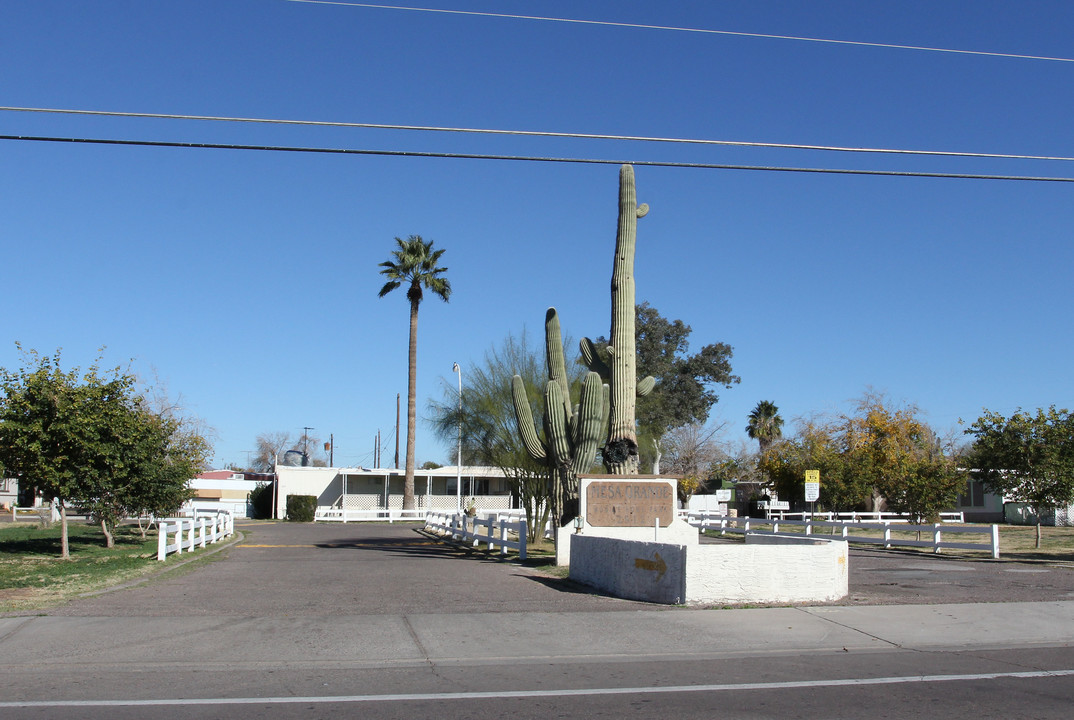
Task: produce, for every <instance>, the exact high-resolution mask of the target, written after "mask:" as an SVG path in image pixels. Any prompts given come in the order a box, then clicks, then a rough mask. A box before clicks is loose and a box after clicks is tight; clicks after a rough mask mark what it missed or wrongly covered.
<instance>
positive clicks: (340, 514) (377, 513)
mask: <svg viewBox="0 0 1074 720" xmlns="http://www.w3.org/2000/svg"><path fill="white" fill-rule="evenodd" d="M425 513H426V511H425V510H400V509H396V508H391V509H389V510H385V509H384V508H379V509H376V510H351V509H349V508H348V509H344V508H338V507H325V506H323V505H322V506H320V507H318V508H317V512H316V513H314V515H313V520H314V522H344V523H345V522H389V523H393V522H414V521H415V520H424V519H425Z"/></svg>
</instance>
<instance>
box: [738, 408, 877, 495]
mask: <svg viewBox="0 0 1074 720" xmlns="http://www.w3.org/2000/svg"><path fill="white" fill-rule="evenodd" d="M845 450H846V448H845V445H844V444H843V439H842V433H841V428H840V426H838V425H837V424H831V423H824V422H821V421H818V420H805V421H802V422H801V424H800V426H799V428H798V431H797V433H796V434H795V436H794V437H791V438H781V439H779V440H775V441H773V442H772V443H771V444H770V445H769V446H768V447H767V448H766V449H765V452H764V454H762V455H761V456H760V458H759V460H758V469H759V470H760V471H761V472H762V473H763V474H764V475H765V476H766V477H767V478H768V482H769V484H770V486H771V487H772V488H773V489H774V490H775V491H776V493H777V494H778V495H779V497H780V498H781V499H783V500H799V501H804V499H805V471H806V470H819V471H820V482H821V493H820V501H819V502H820V505H821V507H823V508H826V509H829V510H833V511H835V512H847V511H850V510H857V509H860V508H862V507H863V506H864V505H865V501H866V500H867V499H868V498H869V494H870V492H871V490H872V486H871V485H870V484H869V480H868V478H867V477H865V476H864V475H862V474H859V473H855V472H853V466H852V464H851V462H850V459H849V457H848V455H847V453H846V452H845Z"/></svg>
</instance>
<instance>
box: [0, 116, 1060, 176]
mask: <svg viewBox="0 0 1074 720" xmlns="http://www.w3.org/2000/svg"><path fill="white" fill-rule="evenodd" d="M0 111H7V112H33V113H53V114H61V115H92V116H99V117H121V118H139V119H156V120H205V121H212V122H242V123H254V124H265V125H304V126H312V127H341V128H361V129H367V130H369V129H372V130H402V131H419V132H453V133H470V134H479V135H516V136H523V137H539V138H560V139H562V138H568V139H577V140H619V141H625V142H653V143H672V144H683V145H718V146H722V147H744V148H767V149H775V150H819V151H825V152H843V153H866V154H881V155H919V156H927V157H960V158H979V159H980V158H983V159H990V160H1055V161H1063V162H1071V161H1074V157H1067V156H1062V155H1017V154H1011V153H981V152H962V151H955V150H913V149H902V148H869V147H846V146H840V145H806V144H801V143H771V142H751V141H745V140H709V139H704V138H672V137H657V136H647V135H606V134H600V133H572V132H551V131H544V130H503V129H494V128H463V127H449V126H437V125H395V124H389V123H358V122H342V121H334V120H286V119H280V118H251V117H228V116H219V115H183V114H177V113H140V112H123V111H118V110H78V109H71V108H34V107H14V106H2V105H0Z"/></svg>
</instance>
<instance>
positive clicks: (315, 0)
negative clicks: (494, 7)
mask: <svg viewBox="0 0 1074 720" xmlns="http://www.w3.org/2000/svg"><path fill="white" fill-rule="evenodd" d="M287 2H294V3H305V4H309V5H342V6H345V7H358V8H371V9H376V10H408V11H412V12H426V13H440V14H443V15H470V16H476V17H494V18H505V19H510V20H538V21H541V22H558V23H570V24H575V25H600V26H604V27H621V28H635V29H639V30H665V31H672V32H688V33H704V34H707V35H731V36H735V37H749V38H761V39H765V40H795V41H799V42H812V43H825V44H829V45H853V46H857V47H874V48H886V49H889V50H919V51H923V52H938V53H949V54H956V55H978V56H984V57H998V58H1013V59H1016V60H1047V61H1049V62H1064V63H1074V58H1065V57H1050V56H1047V55H1022V54H1019V53H1001V52H989V51H985V50H958V49H955V48H940V47H929V46H924V45H899V44H895V43H878V42H864V41H860V40H833V39H830V38H815V37H802V36H798V35H773V34H769V33H751V32H739V31H735V30H712V29H709V28H693V27H676V26H673V25H646V24H642V23H626V22H613V21H610V20H579V19H577V18H562V17H546V16H542V15H513V14H508V13H493V12H478V11H476V10H445V9H443V8H426V7H411V6H405V5H377V4H373V3H356V2H340V1H338V0H287Z"/></svg>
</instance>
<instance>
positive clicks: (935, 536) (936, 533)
mask: <svg viewBox="0 0 1074 720" xmlns="http://www.w3.org/2000/svg"><path fill="white" fill-rule="evenodd" d="M940 527H941V525H940V523H935V524H933V526H932V551H933V552H934V553H935V554H937V555H939V554H940V543H941V542H942V541H943V540H942V537H941V536H940Z"/></svg>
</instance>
